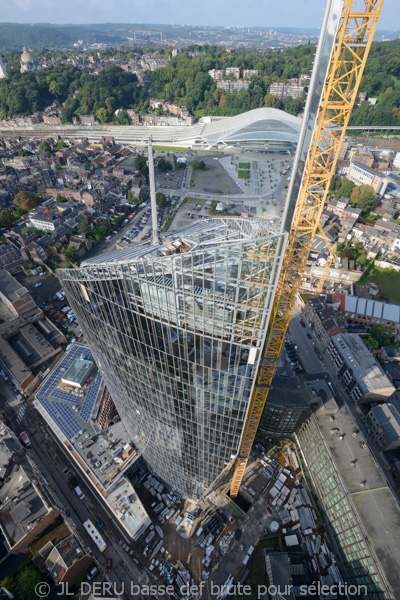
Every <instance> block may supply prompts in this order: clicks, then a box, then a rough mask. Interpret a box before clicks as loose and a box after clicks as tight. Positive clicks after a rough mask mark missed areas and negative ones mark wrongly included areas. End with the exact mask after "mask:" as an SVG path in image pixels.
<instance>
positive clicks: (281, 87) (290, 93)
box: [269, 82, 305, 98]
mask: <svg viewBox="0 0 400 600" xmlns="http://www.w3.org/2000/svg"><path fill="white" fill-rule="evenodd" d="M304 89H305V88H304V85H301V84H300V83H283V82H276V83H273V84H272V85H271V87H270V88H269V93H270V94H271V95H272V96H277V97H278V98H288V97H290V98H298V97H299V96H301V94H302V93H303V92H304Z"/></svg>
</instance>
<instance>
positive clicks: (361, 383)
mask: <svg viewBox="0 0 400 600" xmlns="http://www.w3.org/2000/svg"><path fill="white" fill-rule="evenodd" d="M327 354H328V356H329V357H330V359H331V361H332V363H333V366H334V368H335V370H336V373H337V375H338V378H339V379H340V381H341V382H342V384H343V386H344V388H345V390H346V392H347V394H348V396H349V397H350V399H351V400H352V401H353V402H354V404H358V403H359V402H376V401H379V400H380V401H383V400H385V399H386V398H389V397H390V396H391V395H392V394H393V392H394V391H395V388H394V387H393V385H392V383H391V382H390V380H389V378H388V377H387V375H385V373H384V372H383V370H382V369H381V367H380V366H379V364H378V363H377V361H376V360H375V357H374V356H373V355H372V353H371V352H370V351H369V350H368V348H367V347H366V345H365V344H364V342H363V340H362V339H361V338H360V336H359V335H357V334H356V333H340V334H338V335H335V336H333V337H332V338H331V341H330V343H329V345H328V348H327Z"/></svg>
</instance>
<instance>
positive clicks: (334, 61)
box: [230, 0, 383, 497]
mask: <svg viewBox="0 0 400 600" xmlns="http://www.w3.org/2000/svg"><path fill="white" fill-rule="evenodd" d="M382 4H383V0H339V1H338V0H328V2H327V6H326V10H325V14H324V20H323V24H322V29H321V34H320V39H319V43H318V47H317V52H316V57H315V63H314V68H313V74H312V78H311V82H310V88H309V93H308V98H307V104H306V109H305V113H304V118H303V126H302V130H301V132H300V137H299V144H298V148H297V152H296V156H295V161H294V167H293V177H292V181H291V183H290V187H289V192H288V201H287V207H286V211H285V215H284V219H283V222H282V230H283V231H286V232H288V233H289V237H288V243H287V247H286V252H285V256H284V261H283V265H282V270H281V273H280V277H279V282H278V287H277V291H276V295H275V301H274V306H273V311H272V315H271V319H270V321H269V325H268V329H267V332H266V337H265V343H264V348H263V356H262V359H261V361H260V365H259V368H258V373H257V377H256V380H255V384H254V387H253V391H252V397H251V402H250V405H249V409H248V413H247V419H246V424H245V427H244V430H243V435H242V439H241V445H240V450H239V454H238V457H237V459H236V464H235V470H234V474H233V478H232V483H231V491H230V494H231V496H232V497H236V496H237V494H238V492H239V488H240V484H241V481H242V478H243V475H244V472H245V469H246V465H247V461H248V458H249V456H250V450H251V447H252V445H253V442H254V437H255V434H256V431H257V428H258V425H259V422H260V419H261V415H262V412H263V409H264V406H265V403H266V400H267V396H268V391H269V388H270V386H271V383H272V378H273V376H274V373H275V370H276V366H277V363H278V358H279V354H280V352H281V349H282V345H283V341H284V338H285V334H286V330H287V327H288V324H289V320H290V316H291V313H292V310H293V307H294V304H295V301H296V296H297V293H298V290H299V287H300V283H301V279H302V276H303V273H304V269H305V267H306V263H307V260H308V256H309V253H310V250H311V246H312V243H313V240H314V237H315V234H316V231H317V228H318V225H319V220H320V216H321V213H322V210H323V207H324V203H325V200H326V197H327V194H328V191H329V185H330V182H331V179H332V176H333V174H334V172H335V168H336V162H337V157H338V154H339V150H340V146H341V144H342V141H343V138H344V135H345V132H346V128H347V126H348V123H349V120H350V116H351V111H352V108H353V106H354V102H355V99H356V97H357V92H358V88H359V85H360V82H361V78H362V75H363V72H364V68H365V63H366V60H367V57H368V54H369V50H370V47H371V43H372V40H373V36H374V33H375V29H376V25H377V22H378V18H379V15H380V12H381V8H382ZM324 69H325V70H324Z"/></svg>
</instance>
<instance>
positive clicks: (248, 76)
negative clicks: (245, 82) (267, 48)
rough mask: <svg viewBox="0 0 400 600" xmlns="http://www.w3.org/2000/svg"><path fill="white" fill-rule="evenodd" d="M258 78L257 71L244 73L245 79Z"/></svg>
mask: <svg viewBox="0 0 400 600" xmlns="http://www.w3.org/2000/svg"><path fill="white" fill-rule="evenodd" d="M253 76H256V77H257V76H258V71H257V69H244V71H243V79H250V77H253Z"/></svg>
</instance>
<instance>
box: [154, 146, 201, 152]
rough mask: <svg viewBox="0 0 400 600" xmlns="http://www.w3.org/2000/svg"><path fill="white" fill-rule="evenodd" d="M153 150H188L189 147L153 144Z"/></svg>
mask: <svg viewBox="0 0 400 600" xmlns="http://www.w3.org/2000/svg"><path fill="white" fill-rule="evenodd" d="M153 150H155V151H156V152H189V149H188V148H183V146H153ZM191 152H193V150H191Z"/></svg>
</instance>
